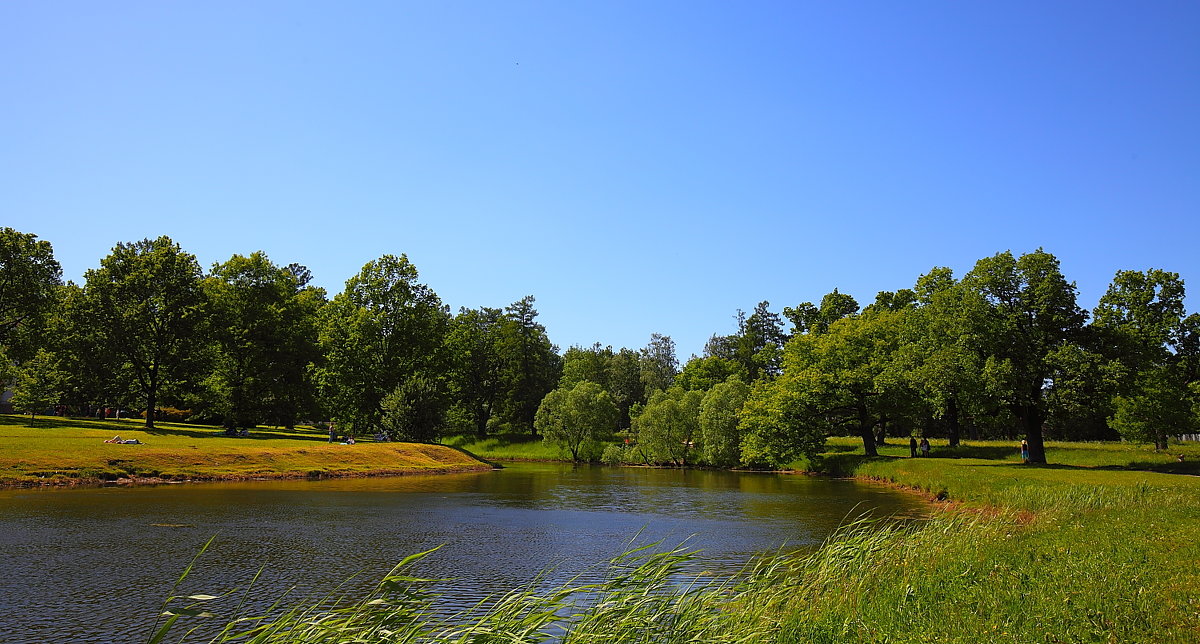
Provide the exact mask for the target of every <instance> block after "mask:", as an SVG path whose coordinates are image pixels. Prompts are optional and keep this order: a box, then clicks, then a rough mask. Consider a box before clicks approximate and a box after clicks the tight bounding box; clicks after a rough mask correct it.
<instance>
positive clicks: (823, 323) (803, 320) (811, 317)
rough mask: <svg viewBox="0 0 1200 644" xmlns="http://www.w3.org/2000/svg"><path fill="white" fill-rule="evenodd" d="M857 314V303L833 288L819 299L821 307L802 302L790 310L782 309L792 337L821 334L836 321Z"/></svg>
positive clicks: (787, 308)
mask: <svg viewBox="0 0 1200 644" xmlns="http://www.w3.org/2000/svg"><path fill="white" fill-rule="evenodd" d="M855 313H858V301H857V300H855V299H854V298H853V297H852V296H850V295H847V294H845V293H839V292H838V290H837V289H836V288H835V289H833V291H832V292H830V293H827V294H826V295H825V297H822V298H821V305H820V306H814V305H813V303H812V302H804V303H802V304H800V305H799V306H797V307H796V308H792V307H790V306H788V307H784V309H783V316H784V317H786V318H787V319H788V320H790V321H791V323H792V327H793V328H792V335H800V334H802V333H813V334H821V333H824V332H825V331H826V330H828V329H829V327H830V325H832V324H833V323H834V322H837V321H838V320H840V319H842V318H846V317H850V316H851V315H854V314H855Z"/></svg>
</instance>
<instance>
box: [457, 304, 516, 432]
mask: <svg viewBox="0 0 1200 644" xmlns="http://www.w3.org/2000/svg"><path fill="white" fill-rule="evenodd" d="M511 324H512V321H511V320H509V319H508V318H506V317H505V316H504V312H503V311H501V310H500V309H492V308H487V307H481V308H478V309H467V308H463V309H459V312H458V315H457V316H455V318H454V320H453V322H452V323H451V325H450V333H449V335H448V336H447V339H446V342H447V344H448V345H449V347H450V355H451V357H452V360H453V364H454V370H453V373H454V375H453V378H452V396H453V398H454V399H455V400H456V401H457V404H458V405H460V406H461V407H462V408H463V409H464V410H465V411H466V414H467V416H468V417H469V418H470V419H471V424H472V428H473V430H474V432H475V434H476V435H477V436H480V437H483V436H486V435H487V432H488V423H489V422H490V421H491V419H492V418H493V417H494V416H495V413H496V409H497V407H498V406H499V404H500V403H501V401H502V400H503V396H504V386H505V374H506V373H507V372H508V370H509V365H508V362H507V361H508V359H509V356H507V355H505V353H504V338H505V327H506V325H511Z"/></svg>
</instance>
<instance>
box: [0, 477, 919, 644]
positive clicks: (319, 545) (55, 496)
mask: <svg viewBox="0 0 1200 644" xmlns="http://www.w3.org/2000/svg"><path fill="white" fill-rule="evenodd" d="M868 509H869V510H871V511H873V513H874V514H876V515H877V516H888V515H897V516H903V517H916V516H920V515H921V513H922V512H923V511H924V509H923V505H922V503H921V502H920V501H919V500H917V499H915V498H914V497H910V496H906V495H902V494H898V493H895V492H892V491H890V490H887V489H885V488H882V487H875V486H870V485H863V484H858V483H854V482H850V481H836V480H826V479H819V478H811V477H805V476H789V475H776V474H749V473H746V474H739V473H731V472H702V471H676V470H650V469H636V468H624V469H623V468H600V467H571V466H568V465H559V464H514V465H512V466H510V467H508V468H506V469H504V470H501V471H496V472H483V473H474V474H455V475H444V476H422V477H416V476H414V477H401V478H386V479H339V480H329V481H289V482H252V483H228V484H225V483H216V484H195V485H163V486H157V487H135V488H94V489H78V490H7V491H0V641H2V642H44V641H73V642H125V641H142V640H144V638H145V637H146V634H147V632H148V628H149V623H150V622H151V621H153V619H154V617H153V616H154V614H155V613H156V612H157V608H158V606H159V604H160V602H161V601H162V598H163V597H165V596H166V595H167V594H169V592H170V588H171V585H172V583H173V582H174V580H175V579H176V578H177V577H178V576H179V574H180V572H181V571H182V570H183V568H184V566H186V565H187V563H188V561H190V560H191V558H192V557H193V556H194V555H195V554H196V552H197V551H198V550H199V549H200V547H201V546H202V545H203V544H204V543H205V542H206V541H207V540H208V539H209V538H210V537H212V536H214V535H216V540H215V541H214V543H213V546H212V547H211V548H210V549H209V551H208V552H206V553H205V554H204V555H203V557H201V559H200V561H199V563H198V564H197V568H196V570H195V571H194V572H193V574H192V576H191V577H190V578H189V580H188V582H187V583H186V584H185V585H184V586H183V587H182V589H181V590H183V591H185V592H187V593H196V592H205V593H211V594H219V592H220V591H223V590H228V589H231V588H234V587H244V586H245V585H246V583H247V582H248V581H249V579H250V577H251V576H252V575H253V574H254V573H255V572H256V571H258V570H259V568H260V567H261V568H262V569H263V573H262V576H261V577H260V579H259V581H258V582H257V583H256V586H255V592H254V593H253V598H254V599H253V600H254V601H257V602H260V603H269V602H270V601H271V600H273V599H275V598H277V597H278V596H279V595H280V594H281V593H282V592H283V591H285V590H287V589H288V588H291V587H293V586H294V587H296V588H297V589H298V590H296V591H293V592H294V593H295V594H297V595H301V596H303V595H308V594H311V593H325V592H328V591H330V590H332V589H333V587H334V586H336V585H337V583H338V582H342V581H344V580H346V579H347V578H348V577H350V576H352V575H354V574H356V573H362V574H361V577H360V579H362V580H363V581H362V582H361V584H365V583H367V580H376V579H377V578H378V577H379V576H381V575H382V574H384V573H386V572H387V571H388V570H389V569H390V568H391V567H392V566H393V565H394V564H395V563H397V562H398V561H399V560H401V559H402V558H404V557H405V556H407V555H410V554H412V553H415V552H421V551H424V550H428V549H430V548H433V547H435V546H439V545H442V546H443V547H442V548H441V550H439V551H438V552H437V553H435V554H434V555H432V556H430V557H428V558H426V559H425V560H423V561H422V562H421V563H420V565H419V569H418V571H419V572H420V573H421V574H424V575H428V576H431V577H438V578H450V579H451V580H450V581H448V582H446V583H445V584H444V585H443V587H442V588H441V590H443V591H444V592H445V593H446V595H447V601H448V602H449V603H450V604H451V605H459V606H462V605H467V604H471V603H474V602H475V601H477V600H478V599H480V598H482V597H484V596H486V595H488V594H490V593H493V592H497V591H501V590H507V589H509V588H513V587H515V586H518V585H521V584H522V583H523V582H525V581H527V580H529V579H530V578H531V577H533V576H534V575H535V574H536V573H537V572H538V571H540V570H542V569H544V568H546V567H548V566H555V572H554V573H553V575H552V578H551V580H552V581H553V580H556V579H565V578H567V577H569V576H573V575H575V574H580V573H582V574H584V575H585V577H586V576H587V575H588V574H591V573H592V572H594V571H598V569H599V568H598V566H597V564H598V563H599V562H603V561H605V560H607V559H608V558H609V557H611V556H613V555H615V554H617V553H619V552H620V551H621V550H622V549H623V548H624V546H625V545H626V544H627V543H628V542H629V541H630V540H631V539H633V538H634V537H635V535H637V533H638V532H639V530H640V531H641V535H640V536H639V537H637V538H638V540H639V541H638V543H645V542H649V541H657V540H660V539H661V540H664V541H665V543H666V544H667V545H671V546H673V545H676V544H678V543H679V542H681V541H683V540H684V539H688V544H689V545H690V546H692V547H695V548H700V549H702V550H703V553H702V556H703V565H704V566H705V567H706V569H709V570H729V571H733V570H736V569H737V568H738V567H739V566H740V565H741V564H743V563H744V562H745V561H746V560H747V558H748V557H749V556H750V555H751V554H753V553H755V552H762V551H766V550H774V549H776V548H779V547H781V546H784V547H788V548H803V547H808V546H811V545H813V544H815V543H818V542H820V541H821V540H822V539H824V538H825V536H827V535H828V534H829V533H830V531H832V530H833V529H834V528H836V527H837V525H838V524H839V523H841V522H842V521H843V520H844V519H845V518H846V517H847V515H848V514H853V513H858V512H862V511H865V510H868ZM180 632H182V631H180Z"/></svg>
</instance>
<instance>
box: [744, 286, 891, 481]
mask: <svg viewBox="0 0 1200 644" xmlns="http://www.w3.org/2000/svg"><path fill="white" fill-rule="evenodd" d="M902 315H903V314H902V313H901V312H893V311H886V310H880V311H874V312H871V313H869V314H864V315H861V316H855V317H849V318H843V319H841V320H838V321H837V322H834V323H833V324H831V325H830V326H829V328H828V329H827V330H826V331H825V332H824V333H820V334H813V333H808V334H803V335H798V336H795V337H793V339H792V340H791V342H789V343H788V346H787V349H786V351H785V355H784V373H783V376H782V377H780V378H779V379H778V380H777V381H776V383H774V385H773V386H771V387H764V388H760V389H756V391H755V393H754V395H753V396H752V398H753V401H752V402H753V404H748V405H747V407H748V412H750V413H748V415H747V418H748V420H747V421H746V424H745V427H744V428H745V429H746V430H747V431H748V432H749V434H750V435H749V436H748V439H747V440H748V441H749V443H748V444H747V445H746V447H749V448H750V449H749V450H748V455H749V456H750V458H751V459H753V460H755V461H766V462H775V463H778V462H780V461H781V460H783V458H784V456H786V455H790V454H797V453H805V450H808V449H811V445H812V444H813V439H812V436H813V435H815V434H818V433H820V434H821V435H822V441H823V437H824V436H827V435H829V434H832V433H837V432H840V431H842V430H850V431H852V432H853V433H855V434H857V435H859V436H860V437H862V440H863V449H864V451H865V453H866V454H867V455H868V456H875V455H877V453H878V452H877V450H876V436H875V434H874V428H875V427H876V426H877V425H878V424H880V423H881V422H882V421H883V420H884V419H886V418H892V417H895V416H897V415H898V413H900V412H899V411H898V410H900V409H903V408H904V407H906V406H907V403H909V401H910V400H911V394H910V392H908V391H907V390H906V389H905V387H904V385H903V384H902V383H901V382H899V381H897V379H895V378H894V377H892V376H893V373H894V369H893V368H892V362H893V360H895V357H896V351H897V348H898V346H899V344H900V338H901V329H902V317H901V316H902ZM789 440H795V441H796V442H797V445H796V446H794V447H793V446H789V445H787V442H788V441H789ZM773 450H775V451H780V452H782V455H776V454H772V453H771V451H773Z"/></svg>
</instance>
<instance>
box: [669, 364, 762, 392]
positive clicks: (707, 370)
mask: <svg viewBox="0 0 1200 644" xmlns="http://www.w3.org/2000/svg"><path fill="white" fill-rule="evenodd" d="M731 376H737V377H738V378H739V379H741V380H742V381H743V382H745V381H746V379H747V378H748V374H747V373H746V369H745V368H744V367H743V366H742V365H741V364H740V363H737V362H734V361H733V360H727V359H725V358H721V357H719V356H707V357H700V356H692V359H691V360H688V361H687V364H685V365H684V366H683V371H681V372H680V373H679V377H678V378H677V380H676V383H677V384H678V385H679V386H680V387H682V388H684V389H689V390H695V391H708V390H709V389H712V388H713V387H715V386H717V385H719V384H721V383H722V382H725V381H726V380H728V379H729V378H730V377H731Z"/></svg>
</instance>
